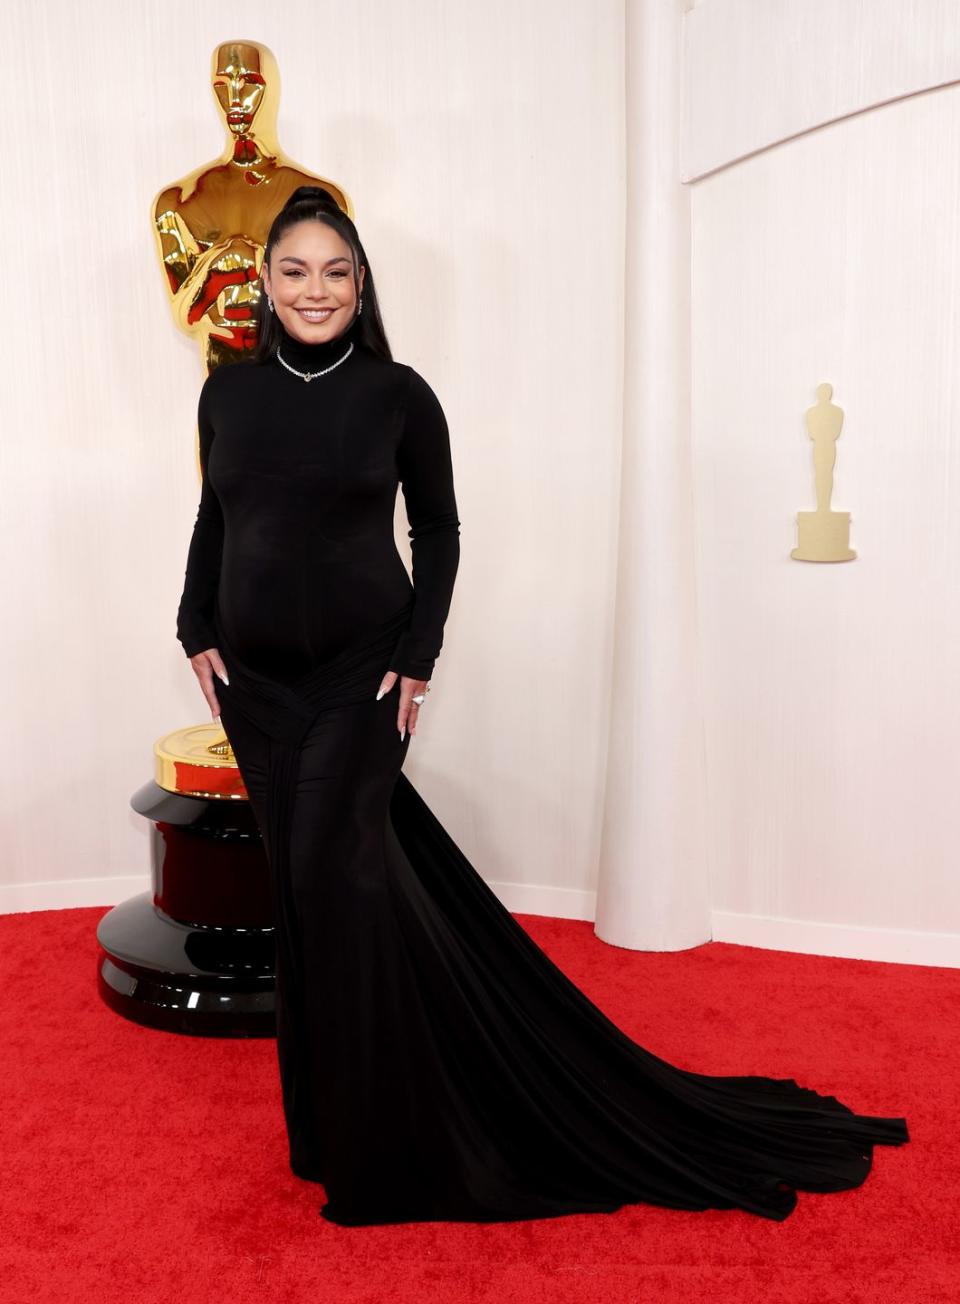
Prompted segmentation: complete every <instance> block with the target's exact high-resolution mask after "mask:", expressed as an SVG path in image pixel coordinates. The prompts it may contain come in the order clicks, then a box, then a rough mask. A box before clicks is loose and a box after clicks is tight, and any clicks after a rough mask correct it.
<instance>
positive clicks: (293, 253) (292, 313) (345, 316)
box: [262, 220, 366, 344]
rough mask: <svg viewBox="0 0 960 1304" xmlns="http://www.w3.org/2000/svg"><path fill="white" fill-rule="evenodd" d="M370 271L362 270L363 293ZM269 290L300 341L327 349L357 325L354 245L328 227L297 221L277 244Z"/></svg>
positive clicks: (266, 274)
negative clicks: (355, 319) (354, 286)
mask: <svg viewBox="0 0 960 1304" xmlns="http://www.w3.org/2000/svg"><path fill="white" fill-rule="evenodd" d="M365 272H366V268H364V267H361V268H360V290H361V293H362V291H363V278H364V274H365ZM262 279H263V288H264V290H265V291H266V293H267V294H269V295H270V297H271V298H272V299H273V309H274V312H275V313H276V314H277V316H278V317H279V318H280V321H281V322H282V324H283V326H284V327H285V328H286V330H287V331H288V332H289V334H291V335H292V336H293V337H294V339H297V340H301V341H302V342H303V343H304V344H321V343H323V342H324V341H325V340H332V339H335V338H336V337H337V336H338V335H341V334H342V333H343V332H344V331H345V330H346V329H347V327H348V326H349V325H350V323H351V321H353V316H354V312H355V311H356V304H357V296H356V294H355V292H354V288H353V259H352V258H351V257H350V246H349V245H348V244H347V242H346V241H345V240H344V239H343V238H342V236H340V235H339V234H338V233H337V232H336V231H335V230H334V229H333V227H332V226H328V225H327V224H326V222H314V221H311V220H307V221H305V222H297V223H296V224H295V225H294V226H291V227H290V228H289V230H287V231H286V232H285V234H284V235H283V237H282V238H281V239H280V240H278V241H277V243H276V244H275V245H274V247H273V252H272V253H271V255H270V265H269V267H268V266H267V264H266V263H264V265H263V271H262Z"/></svg>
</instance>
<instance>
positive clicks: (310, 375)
mask: <svg viewBox="0 0 960 1304" xmlns="http://www.w3.org/2000/svg"><path fill="white" fill-rule="evenodd" d="M352 352H353V341H352V340H351V342H350V347H349V348H348V349H347V351H346V353H345V354H344V355H343V357H342V358H338V359H337V360H336V362H334V363H331V365H330V366H329V367H324V369H323V371H297V369H296V367H291V366H290V363H289V362H284V360H283V358H281V356H280V346H279V345H277V361H278V362H279V363H280V365H281V367H286V369H287V371H291V372H293V374H294V375H295V376H299V377H300V379H301V380H316V379H317V377H318V376H325V375H326V374H327V372H328V371H333V369H334V367H339V366H340V363H341V362H346V360H347V358H349V356H350V354H351V353H352Z"/></svg>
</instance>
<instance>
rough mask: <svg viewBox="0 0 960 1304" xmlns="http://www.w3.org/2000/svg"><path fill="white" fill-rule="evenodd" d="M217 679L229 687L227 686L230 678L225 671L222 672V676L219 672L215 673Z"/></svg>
mask: <svg viewBox="0 0 960 1304" xmlns="http://www.w3.org/2000/svg"><path fill="white" fill-rule="evenodd" d="M217 677H218V678H219V679H220V680H222V682H223V683H225V684H227V685H228V686H229V684H230V676H229V675H228V674H227V672H226V671H224V672H223V674H222V675H221V674H220V672H219V671H217Z"/></svg>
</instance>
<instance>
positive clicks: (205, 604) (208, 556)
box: [177, 377, 223, 657]
mask: <svg viewBox="0 0 960 1304" xmlns="http://www.w3.org/2000/svg"><path fill="white" fill-rule="evenodd" d="M211 378H212V377H208V378H207V380H206V381H205V382H204V385H203V388H202V389H201V391H200V399H199V403H198V407H197V424H198V426H199V432H200V471H201V475H202V477H203V478H202V486H201V490H200V506H199V507H198V509H197V519H196V521H195V523H194V527H193V535H192V537H191V539H190V547H189V550H188V552H187V569H186V575H185V577H184V585H183V595H182V597H181V598H180V607H179V609H178V611H177V638H178V639H179V641H180V643H181V644H182V645H183V650H184V652H185V653H186V655H187V656H188V657H192V656H196V654H197V653H198V652H205V651H206V650H207V648H210V647H216V646H217V632H216V626H215V624H214V609H215V607H216V601H217V584H218V581H219V578H220V561H221V558H222V555H223V511H222V509H221V506H220V502H219V500H218V498H217V495H216V494H215V493H214V490H213V487H212V486H211V484H210V478H209V476H208V475H207V463H208V461H209V457H210V448H211V446H212V444H213V438H214V429H213V423H212V421H211V418H210V407H209V404H210V392H209V391H210V379H211Z"/></svg>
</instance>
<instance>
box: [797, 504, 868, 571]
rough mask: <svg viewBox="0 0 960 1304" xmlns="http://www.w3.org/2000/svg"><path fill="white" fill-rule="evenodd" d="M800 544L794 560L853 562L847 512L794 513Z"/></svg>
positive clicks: (853, 554)
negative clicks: (795, 514)
mask: <svg viewBox="0 0 960 1304" xmlns="http://www.w3.org/2000/svg"><path fill="white" fill-rule="evenodd" d="M797 528H798V530H799V539H800V544H799V546H798V547H796V548H794V549H793V551H792V552H791V553H790V556H791V557H793V558H794V560H795V561H853V559H854V558H855V557H856V555H857V554H856V553H855V552H854V550H853V549H852V548H851V547H850V513H849V512H797Z"/></svg>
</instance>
